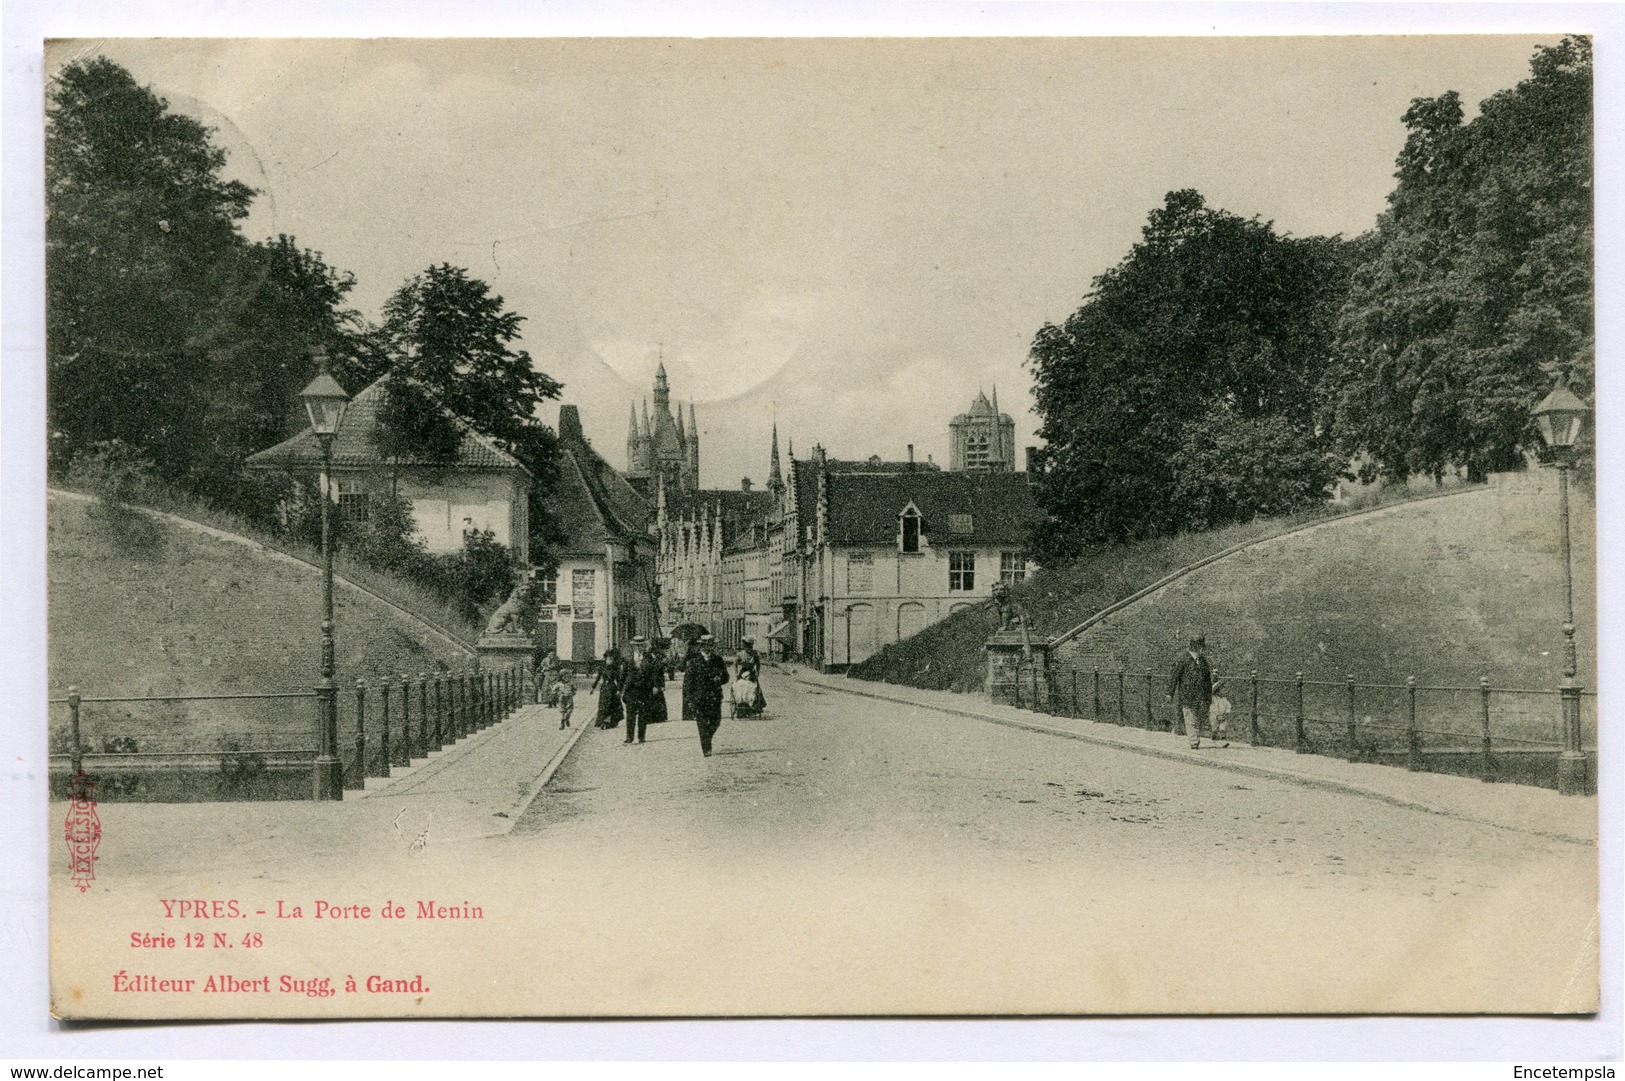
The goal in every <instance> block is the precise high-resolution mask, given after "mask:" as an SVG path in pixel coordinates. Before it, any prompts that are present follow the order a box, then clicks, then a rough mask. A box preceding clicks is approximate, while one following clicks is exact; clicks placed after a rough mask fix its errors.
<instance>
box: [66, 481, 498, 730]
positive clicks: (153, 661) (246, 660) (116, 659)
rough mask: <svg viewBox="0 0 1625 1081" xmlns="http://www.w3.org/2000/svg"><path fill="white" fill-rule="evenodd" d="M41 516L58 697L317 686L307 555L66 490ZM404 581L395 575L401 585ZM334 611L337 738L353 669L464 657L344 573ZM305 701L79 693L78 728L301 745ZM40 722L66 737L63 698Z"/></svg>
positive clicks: (314, 596)
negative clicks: (137, 699) (85, 699)
mask: <svg viewBox="0 0 1625 1081" xmlns="http://www.w3.org/2000/svg"><path fill="white" fill-rule="evenodd" d="M46 523H47V530H48V537H47V545H48V548H47V552H48V568H47V573H48V597H47V604H48V616H49V621H50V622H49V631H50V696H51V697H52V698H60V697H62V696H63V695H64V694H65V693H66V691H67V687H68V685H69V684H74V685H77V686H78V687H79V689H80V693H81V694H83V695H86V696H96V697H102V696H105V697H122V696H141V695H162V694H181V693H191V694H206V693H217V692H225V693H231V692H249V691H255V692H264V691H305V690H309V689H310V688H311V687H312V686H313V684H314V683H315V681H316V678H317V673H318V670H319V664H320V639H319V627H320V621H321V577H320V571H319V569H318V568H317V567H315V566H312V565H310V564H308V563H306V562H303V561H294V560H291V559H289V558H287V557H285V556H282V555H279V554H277V553H275V552H269V551H262V550H258V549H256V548H254V547H253V546H251V545H247V544H242V543H236V542H232V541H229V540H224V539H220V538H216V537H213V536H210V535H208V534H205V533H202V532H199V531H197V530H193V529H189V528H185V527H182V526H180V525H179V524H177V523H174V522H169V521H166V520H164V519H163V518H161V517H159V516H155V515H152V514H148V513H145V512H143V511H140V510H132V509H120V508H108V507H105V506H103V505H101V504H99V503H94V502H89V503H87V502H85V501H82V500H78V499H72V498H66V497H56V496H53V497H51V498H50V500H49V504H48V508H47V514H46ZM255 539H259V538H255ZM346 569H348V568H346ZM358 577H359V576H358ZM379 577H381V576H378V575H376V574H374V576H373V580H372V581H369V582H368V583H367V584H368V585H369V586H372V585H373V584H374V582H375V581H376V579H377V578H379ZM404 588H406V587H404V584H398V583H397V584H394V589H395V592H396V594H397V595H400V594H401V592H402V591H403V590H404ZM334 608H335V621H336V625H337V634H336V636H335V637H336V642H337V654H336V662H337V671H338V681H339V686H340V688H341V691H340V695H339V703H340V744H341V747H348V743H347V741H348V740H350V739H352V738H353V734H354V728H353V725H354V716H353V707H354V698H355V694H354V686H355V680H356V679H357V678H367V679H369V680H372V679H375V678H376V677H379V676H382V675H387V674H402V673H411V674H417V673H420V672H424V671H434V670H436V669H442V668H448V667H452V668H459V667H466V666H467V664H468V659H469V655H468V653H467V652H466V651H465V650H463V649H461V648H459V647H458V646H457V645H456V644H455V643H454V642H452V641H448V640H447V639H446V638H444V637H442V636H440V635H438V634H435V633H433V632H432V631H431V630H430V629H429V628H428V627H426V626H425V625H424V624H422V623H420V622H418V621H416V620H415V619H412V618H409V617H407V616H405V615H403V614H402V613H401V612H399V611H397V610H395V609H393V608H391V607H390V606H389V605H386V604H383V603H381V602H379V601H378V599H377V598H375V597H372V596H369V595H368V594H367V593H364V592H362V591H360V590H357V589H354V588H350V587H348V586H346V585H344V584H342V583H340V584H339V586H338V588H337V589H336V590H335V594H334ZM397 694H398V692H397ZM375 708H376V704H375ZM397 708H398V707H397ZM313 709H314V707H313V705H312V704H311V703H310V702H309V701H308V700H302V699H283V700H272V701H269V702H257V703H256V702H242V701H238V702H231V701H199V702H168V703H164V702H153V703H132V704H127V705H111V704H108V705H86V706H85V707H84V715H83V731H84V739H85V743H86V745H87V746H90V747H93V748H95V749H98V750H99V749H102V748H103V747H104V746H105V745H106V744H108V743H109V741H132V742H133V747H132V746H131V743H125V742H119V743H118V744H117V747H122V748H123V749H125V750H130V749H135V750H140V751H215V750H221V749H228V748H229V747H232V746H236V747H242V748H256V749H264V748H273V749H274V748H300V747H309V746H310V744H311V734H310V733H311V729H312V727H313V720H312V717H313ZM50 719H51V732H52V748H53V750H60V749H63V748H64V747H65V732H64V730H65V728H66V723H67V710H66V708H65V707H63V706H53V707H51V714H50ZM115 749H116V748H115Z"/></svg>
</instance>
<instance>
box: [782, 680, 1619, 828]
mask: <svg viewBox="0 0 1625 1081" xmlns="http://www.w3.org/2000/svg"><path fill="white" fill-rule="evenodd" d="M792 678H793V679H795V680H796V682H798V683H801V684H803V685H805V686H808V687H817V688H819V689H820V690H826V691H836V692H839V693H841V694H852V695H857V696H858V697H860V698H873V699H877V700H879V701H882V702H892V703H895V704H897V705H903V706H913V707H915V708H917V709H929V710H935V711H936V712H938V713H948V714H952V715H954V716H958V717H968V718H970V719H971V720H975V721H985V722H987V723H989V724H997V725H1003V726H1005V727H1006V728H1016V729H1022V730H1024V731H1028V732H1039V733H1042V734H1044V735H1048V736H1061V737H1063V738H1065V739H1075V740H1079V741H1081V742H1083V743H1091V744H1094V745H1095V746H1099V747H1110V748H1113V749H1115V750H1119V751H1129V752H1131V753H1133V754H1140V755H1145V756H1146V757H1148V758H1162V759H1167V760H1169V761H1173V762H1183V763H1186V764H1189V765H1195V766H1205V767H1207V768H1208V769H1217V770H1225V771H1227V772H1230V773H1240V774H1243V775H1245V776H1249V777H1258V778H1262V779H1264V780H1272V781H1281V782H1284V783H1286V784H1295V785H1298V786H1300V787H1303V788H1318V789H1322V790H1324V791H1328V792H1337V793H1340V794H1342V795H1346V796H1356V797H1358V798H1360V799H1368V800H1372V801H1374V802H1377V803H1386V804H1388V805H1389V806H1391V807H1399V808H1402V809H1404V810H1409V811H1421V812H1423V813H1425V814H1434V815H1439V816H1440V817H1442V818H1452V819H1456V820H1457V821H1461V822H1472V823H1474V824H1476V825H1481V826H1493V827H1495V828H1496V829H1503V830H1507V831H1508V832H1511V833H1523V834H1527V835H1530V836H1534V837H1542V838H1545V839H1547V840H1552V841H1562V842H1565V843H1567V844H1575V845H1585V846H1589V847H1592V848H1595V847H1596V845H1597V842H1596V841H1595V840H1592V839H1591V838H1589V837H1575V836H1573V835H1571V834H1566V833H1553V832H1549V831H1546V830H1535V829H1527V828H1525V827H1522V826H1516V825H1508V824H1507V823H1505V822H1497V821H1495V820H1494V819H1491V818H1483V817H1480V816H1477V815H1470V814H1463V813H1461V812H1460V811H1451V810H1446V809H1444V808H1442V807H1435V806H1433V805H1431V804H1427V803H1420V802H1418V801H1416V800H1410V799H1406V798H1404V797H1403V796H1395V795H1392V794H1390V793H1387V792H1382V791H1379V790H1378V789H1375V788H1368V787H1366V786H1365V785H1361V784H1355V783H1353V782H1351V781H1339V780H1334V779H1332V778H1329V777H1319V776H1316V775H1314V774H1309V773H1299V772H1298V771H1297V770H1289V769H1283V768H1281V767H1279V766H1266V765H1261V764H1257V763H1247V762H1235V761H1231V760H1228V759H1220V758H1212V757H1203V756H1202V755H1201V753H1200V752H1193V751H1184V750H1178V749H1176V748H1168V747H1147V746H1144V745H1141V744H1136V743H1128V742H1124V741H1120V740H1116V739H1111V738H1107V737H1104V736H1096V735H1091V734H1089V733H1087V732H1078V731H1073V730H1071V729H1067V728H1057V727H1055V726H1054V725H1048V724H1043V723H1041V722H1039V721H1023V720H1018V719H1016V718H1014V717H997V716H994V715H993V714H990V713H981V712H977V711H976V710H969V709H956V708H954V707H953V706H939V705H935V704H932V703H927V702H915V701H911V700H910V699H907V698H899V697H896V696H894V695H889V694H881V693H878V692H876V691H869V690H858V689H857V688H855V687H842V686H838V685H836V684H831V683H824V682H821V681H818V680H811V679H807V678H805V677H804V676H801V675H794V676H792ZM1091 723H1095V722H1091ZM1248 746H1250V745H1248Z"/></svg>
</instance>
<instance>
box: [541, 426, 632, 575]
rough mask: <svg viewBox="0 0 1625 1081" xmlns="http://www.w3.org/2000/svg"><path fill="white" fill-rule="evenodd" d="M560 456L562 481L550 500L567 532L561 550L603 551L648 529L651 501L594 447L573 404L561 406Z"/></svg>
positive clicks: (579, 552) (566, 552)
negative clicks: (612, 544)
mask: <svg viewBox="0 0 1625 1081" xmlns="http://www.w3.org/2000/svg"><path fill="white" fill-rule="evenodd" d="M559 459H560V461H559V476H558V483H557V484H555V485H554V486H553V489H552V491H550V492H549V493H548V495H547V499H546V503H547V507H548V510H549V511H551V512H552V515H553V517H554V519H555V520H556V521H557V522H558V524H559V526H560V528H561V529H562V531H563V534H564V535H563V537H561V538H560V539H559V541H558V544H557V547H558V549H559V552H560V554H562V555H603V553H604V546H605V545H606V544H608V543H609V542H611V541H621V542H625V541H627V540H631V539H636V538H640V537H643V536H645V535H646V530H647V528H648V524H649V519H650V517H651V511H650V508H649V504H648V503H647V502H646V501H645V500H644V499H643V497H642V496H640V495H638V493H637V492H636V491H634V490H633V489H632V486H631V485H630V484H628V483H627V482H626V478H624V477H622V476H621V475H620V473H618V472H616V471H615V469H614V468H613V467H612V466H611V465H610V464H609V463H608V462H606V461H605V460H604V459H603V458H602V457H601V456H599V454H598V452H597V451H595V450H593V448H592V444H590V443H588V442H587V440H586V438H585V436H583V435H582V434H581V420H580V415H579V413H578V412H577V410H576V408H575V407H574V406H571V405H566V406H563V407H562V408H560V410H559Z"/></svg>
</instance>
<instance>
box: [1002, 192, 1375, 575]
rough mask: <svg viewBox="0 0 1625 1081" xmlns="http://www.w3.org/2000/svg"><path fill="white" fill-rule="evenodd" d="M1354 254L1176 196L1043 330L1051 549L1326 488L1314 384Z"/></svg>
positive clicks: (1245, 510)
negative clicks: (1080, 301) (1076, 302)
mask: <svg viewBox="0 0 1625 1081" xmlns="http://www.w3.org/2000/svg"><path fill="white" fill-rule="evenodd" d="M1348 261H1349V254H1348V245H1345V244H1344V243H1343V242H1342V241H1341V240H1339V239H1336V238H1320V237H1314V238H1307V239H1294V238H1290V237H1284V236H1281V235H1279V234H1277V233H1276V232H1275V231H1274V229H1273V228H1272V227H1271V226H1270V225H1269V224H1268V223H1265V222H1259V221H1255V220H1248V219H1244V218H1240V217H1237V216H1236V215H1234V214H1229V213H1226V212H1224V211H1222V210H1213V209H1209V208H1208V207H1207V206H1206V204H1205V203H1204V201H1203V199H1202V197H1201V196H1200V195H1199V194H1197V193H1196V192H1194V191H1177V192H1171V193H1169V195H1168V196H1167V199H1166V201H1165V203H1164V205H1163V206H1162V207H1160V208H1158V209H1156V210H1154V211H1152V213H1151V215H1150V218H1149V220H1148V222H1147V224H1146V226H1145V229H1144V231H1143V237H1142V240H1141V241H1140V243H1138V244H1136V245H1135V246H1134V248H1133V249H1132V250H1131V251H1130V252H1129V254H1128V256H1127V257H1125V258H1124V260H1123V261H1122V262H1121V263H1119V264H1118V265H1117V266H1115V267H1113V268H1111V269H1110V270H1108V271H1106V272H1105V273H1104V274H1102V275H1100V277H1098V278H1096V279H1095V282H1094V288H1093V290H1092V291H1091V293H1090V294H1089V296H1088V298H1087V299H1086V301H1085V302H1084V305H1083V306H1082V307H1081V308H1079V309H1078V311H1077V312H1075V313H1074V314H1073V315H1072V316H1071V317H1070V318H1068V319H1067V320H1066V322H1065V323H1064V324H1062V325H1061V326H1054V325H1048V326H1045V327H1044V328H1043V329H1042V330H1040V331H1039V332H1038V335H1037V338H1036V339H1035V341H1034V343H1033V348H1032V353H1031V356H1030V358H1029V363H1030V364H1031V366H1032V368H1033V371H1034V375H1035V377H1036V383H1037V386H1036V391H1035V395H1036V398H1037V409H1038V412H1039V414H1040V416H1041V417H1042V419H1043V425H1042V427H1041V428H1040V430H1039V434H1040V435H1042V436H1043V437H1044V439H1045V440H1046V441H1047V442H1048V446H1047V447H1046V448H1045V451H1044V456H1043V457H1044V470H1043V472H1042V474H1041V477H1040V486H1039V501H1040V504H1041V506H1042V507H1043V508H1044V510H1045V511H1046V512H1047V514H1048V516H1049V521H1048V522H1047V523H1046V524H1045V525H1044V526H1043V527H1042V528H1041V530H1040V531H1039V532H1038V534H1037V535H1036V536H1035V537H1034V547H1035V551H1036V552H1037V553H1038V554H1039V556H1040V558H1057V557H1060V558H1065V557H1067V556H1070V555H1073V554H1076V552H1078V551H1079V550H1081V549H1082V548H1083V547H1086V546H1088V545H1092V544H1097V543H1102V542H1109V541H1119V540H1125V539H1130V538H1135V537H1144V536H1153V535H1156V534H1160V533H1166V532H1170V531H1174V530H1178V529H1183V528H1200V527H1204V526H1209V525H1217V524H1220V523H1223V522H1226V521H1233V520H1237V519H1246V518H1250V517H1252V516H1253V515H1255V514H1261V513H1277V512H1280V511H1283V510H1290V509H1292V507H1294V506H1298V505H1301V504H1302V503H1303V502H1305V501H1312V500H1315V499H1319V498H1321V497H1322V494H1323V492H1324V489H1325V487H1326V485H1327V484H1329V483H1330V482H1331V481H1332V480H1333V479H1334V478H1335V477H1336V475H1337V473H1338V465H1337V460H1336V459H1335V458H1334V457H1333V456H1332V455H1331V454H1330V453H1329V449H1330V448H1329V446H1328V444H1327V441H1326V440H1325V438H1324V437H1323V435H1322V434H1321V433H1320V431H1319V430H1318V429H1317V427H1316V424H1315V417H1316V403H1317V399H1316V387H1317V384H1318V382H1319V377H1320V374H1321V372H1322V371H1323V369H1324V367H1325V365H1326V362H1327V358H1328V356H1329V352H1330V346H1331V328H1332V325H1333V313H1334V312H1335V311H1336V307H1337V305H1338V304H1339V303H1340V302H1341V300H1342V297H1343V290H1344V283H1345V282H1346V280H1347V265H1348ZM1284 448H1290V452H1289V453H1283V449H1284Z"/></svg>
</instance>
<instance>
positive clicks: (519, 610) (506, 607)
mask: <svg viewBox="0 0 1625 1081" xmlns="http://www.w3.org/2000/svg"><path fill="white" fill-rule="evenodd" d="M532 592H533V587H532V583H531V581H530V579H528V578H527V579H525V580H524V581H522V582H520V583H519V584H518V585H517V586H515V587H514V591H513V592H512V593H510V594H508V599H507V600H505V601H503V602H502V607H500V608H498V609H497V610H496V611H495V612H492V613H491V620H490V622H489V623H487V624H486V625H485V633H486V634H524V633H525V625H524V617H525V613H526V612H527V611H528V610H529V608H530V599H531V594H532Z"/></svg>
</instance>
